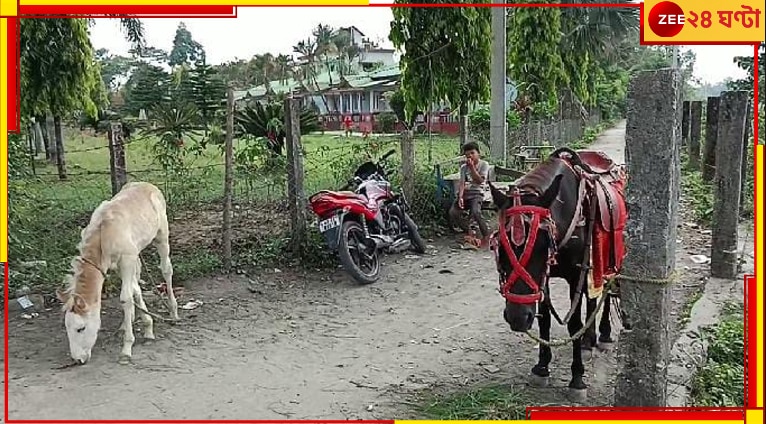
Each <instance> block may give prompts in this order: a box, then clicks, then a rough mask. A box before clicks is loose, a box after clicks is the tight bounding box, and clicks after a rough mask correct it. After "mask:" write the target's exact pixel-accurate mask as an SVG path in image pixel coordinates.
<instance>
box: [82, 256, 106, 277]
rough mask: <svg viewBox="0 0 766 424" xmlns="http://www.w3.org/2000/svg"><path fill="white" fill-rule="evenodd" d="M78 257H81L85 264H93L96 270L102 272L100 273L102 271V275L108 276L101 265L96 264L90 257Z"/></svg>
mask: <svg viewBox="0 0 766 424" xmlns="http://www.w3.org/2000/svg"><path fill="white" fill-rule="evenodd" d="M78 259H79V260H80V261H82V263H84V264H88V265H90V266H92V267H93V268H96V270H98V272H100V273H101V275H102V276H103V277H104V278H106V273H105V272H104V271H103V270H102V269H101V267H99V266H98V265H96V264H95V263H94V262H93V261H91V260H90V259H88V258H85V257H83V256H78Z"/></svg>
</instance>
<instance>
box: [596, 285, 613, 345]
mask: <svg viewBox="0 0 766 424" xmlns="http://www.w3.org/2000/svg"><path fill="white" fill-rule="evenodd" d="M611 303H612V295H611V294H609V293H607V294H606V300H605V301H604V310H603V311H602V312H601V322H600V323H599V324H598V332H599V336H598V341H599V347H600V348H601V349H603V350H610V349H611V348H612V346H613V344H614V340H613V339H612V321H611V319H610V316H609V315H610V312H611Z"/></svg>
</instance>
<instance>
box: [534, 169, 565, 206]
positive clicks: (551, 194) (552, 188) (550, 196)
mask: <svg viewBox="0 0 766 424" xmlns="http://www.w3.org/2000/svg"><path fill="white" fill-rule="evenodd" d="M562 178H564V176H563V175H561V174H559V175H556V177H555V178H554V179H553V182H551V185H549V186H548V189H547V190H545V192H544V193H543V194H542V196H540V206H542V207H545V208H550V207H551V205H552V204H553V201H554V200H556V197H558V195H559V190H560V189H561V179H562Z"/></svg>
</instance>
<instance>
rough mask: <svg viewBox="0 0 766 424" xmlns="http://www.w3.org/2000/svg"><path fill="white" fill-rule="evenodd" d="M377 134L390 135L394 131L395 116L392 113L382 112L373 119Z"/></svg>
mask: <svg viewBox="0 0 766 424" xmlns="http://www.w3.org/2000/svg"><path fill="white" fill-rule="evenodd" d="M375 122H376V123H377V124H378V128H377V130H378V132H381V133H383V134H391V133H393V132H394V131H395V130H396V115H395V114H394V113H393V112H383V113H381V114H380V115H378V116H377V118H375Z"/></svg>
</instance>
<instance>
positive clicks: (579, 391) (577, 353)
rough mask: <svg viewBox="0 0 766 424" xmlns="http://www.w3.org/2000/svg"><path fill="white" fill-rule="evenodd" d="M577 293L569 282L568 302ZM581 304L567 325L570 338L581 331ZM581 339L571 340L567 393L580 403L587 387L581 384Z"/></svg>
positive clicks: (574, 286)
mask: <svg viewBox="0 0 766 424" xmlns="http://www.w3.org/2000/svg"><path fill="white" fill-rule="evenodd" d="M576 291H577V282H576V281H573V282H569V298H570V301H572V300H575V292H576ZM581 315H582V302H578V303H577V307H576V308H575V310H574V313H573V314H572V318H570V319H569V322H568V323H567V330H569V335H570V337H571V336H573V335H574V334H575V333H577V332H578V331H580V330H581V329H582V326H583V323H582V316H581ZM581 349H582V337H579V338H577V339H575V340H572V380H571V381H570V382H569V393H570V395H571V396H572V398H573V400H575V401H578V402H582V401H583V400H585V397H586V396H587V395H588V390H587V389H588V386H586V385H585V383H584V382H583V379H582V378H583V375H584V374H585V367H584V366H583V363H582V350H581Z"/></svg>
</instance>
